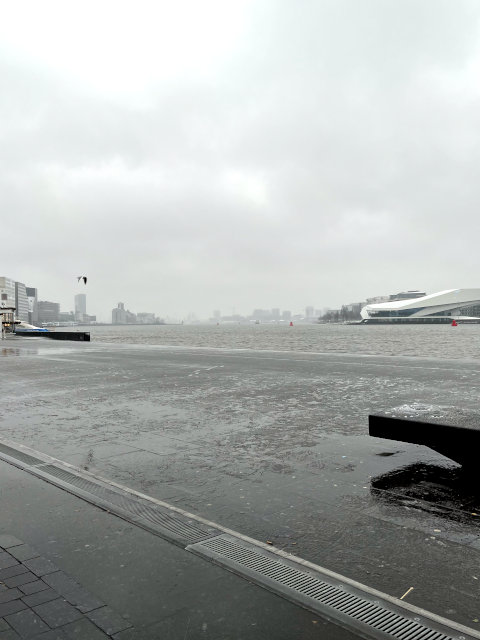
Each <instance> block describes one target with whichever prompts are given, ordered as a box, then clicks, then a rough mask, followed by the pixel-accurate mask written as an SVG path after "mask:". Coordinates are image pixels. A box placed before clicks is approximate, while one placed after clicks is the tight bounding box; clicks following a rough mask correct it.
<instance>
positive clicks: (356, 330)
mask: <svg viewBox="0 0 480 640" xmlns="http://www.w3.org/2000/svg"><path fill="white" fill-rule="evenodd" d="M89 331H90V334H91V339H92V341H95V342H115V343H123V344H144V345H146V344H151V345H164V346H181V347H207V348H220V349H255V350H274V351H302V352H311V353H332V352H333V353H352V354H364V355H384V356H413V357H415V356H417V357H423V358H446V359H450V358H467V359H469V358H475V359H478V358H480V325H460V326H458V327H452V326H450V325H413V326H398V325H397V326H386V325H379V326H372V325H343V324H313V325H305V324H298V325H294V326H293V327H290V326H285V325H272V324H260V325H255V324H252V325H245V324H221V325H158V326H155V325H145V326H136V325H130V326H93V327H89Z"/></svg>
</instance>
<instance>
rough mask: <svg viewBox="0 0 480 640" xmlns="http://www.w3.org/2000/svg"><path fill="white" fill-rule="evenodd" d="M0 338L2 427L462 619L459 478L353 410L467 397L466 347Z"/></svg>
mask: <svg viewBox="0 0 480 640" xmlns="http://www.w3.org/2000/svg"><path fill="white" fill-rule="evenodd" d="M2 351H3V352H2V355H3V356H4V359H3V360H2V371H3V372H4V375H3V377H2V382H1V389H2V393H1V396H0V412H1V422H0V436H1V437H2V438H8V439H11V440H12V441H15V442H19V443H24V444H27V445H28V446H30V447H32V448H34V449H37V450H39V451H42V452H44V453H47V454H49V455H52V456H55V457H57V458H59V459H61V460H65V461H68V462H71V463H72V464H75V465H78V466H79V467H82V468H85V469H88V470H90V471H92V472H94V473H98V474H99V475H102V476H104V477H107V478H110V479H111V480H114V481H117V482H121V483H123V484H125V485H127V486H130V487H133V488H136V489H138V490H140V491H143V492H144V493H147V494H149V495H151V496H154V497H156V498H160V499H162V500H165V501H167V502H169V503H171V504H174V505H177V506H181V507H182V508H184V509H186V510H188V511H190V512H193V513H197V514H199V515H202V516H204V517H207V518H209V519H210V520H213V521H215V522H219V523H220V524H222V525H224V526H227V527H230V528H232V529H235V530H238V531H240V532H241V533H244V534H247V535H249V536H251V537H253V538H257V539H259V540H262V541H269V542H272V543H273V544H274V545H276V546H277V547H280V548H283V549H285V550H288V551H290V552H292V553H295V554H296V555H298V556H300V557H303V558H306V559H308V560H310V561H312V562H315V563H318V564H320V565H322V566H325V567H327V568H329V569H331V570H333V571H336V572H338V573H342V574H344V575H346V576H348V577H350V578H353V579H355V580H358V581H359V582H362V583H364V584H367V585H369V586H372V587H374V588H377V589H380V590H382V591H385V592H386V593H389V594H391V595H393V596H397V597H400V596H401V595H402V594H403V593H405V592H406V591H407V589H409V588H410V587H414V589H413V591H411V592H410V593H409V595H408V601H409V602H411V603H412V604H416V605H418V606H420V607H424V608H426V609H428V610H430V611H433V612H436V613H439V614H441V615H445V616H446V617H450V618H451V619H452V620H456V621H458V622H460V623H463V624H466V625H469V626H472V627H475V625H476V624H477V623H476V622H475V620H478V619H479V618H480V611H479V604H478V595H479V589H478V585H479V580H480V573H479V572H480V568H479V564H478V560H479V551H480V537H479V536H480V529H479V524H478V522H479V516H477V515H472V514H476V513H480V505H479V508H478V510H476V506H475V505H476V504H478V502H480V500H478V497H477V495H476V494H475V490H474V489H472V488H471V487H468V490H467V488H465V487H464V486H463V487H462V485H461V483H460V484H459V483H458V482H456V480H457V479H458V478H457V477H456V475H457V470H456V466H455V465H454V464H452V463H450V462H449V461H448V460H447V459H445V458H443V457H442V456H440V455H439V454H436V453H434V452H433V451H430V450H428V449H426V448H423V447H420V446H416V445H409V444H407V443H397V442H389V441H383V440H377V439H373V438H370V437H368V436H367V435H366V434H367V433H368V420H367V416H368V413H371V412H376V411H385V410H388V409H389V408H391V407H393V406H398V405H401V404H409V405H411V404H412V403H414V402H419V403H424V404H431V405H435V406H436V407H440V408H441V407H448V408H449V409H451V408H452V407H461V408H462V410H472V411H475V410H476V409H477V406H476V405H477V401H478V392H479V380H480V363H478V362H476V361H474V360H450V361H448V360H434V359H430V360H429V359H420V358H402V357H381V356H360V355H352V354H343V355H336V354H306V353H295V352H293V353H281V352H266V351H228V350H209V349H185V348H184V349H182V348H161V347H151V346H148V347H147V346H146V347H142V346H128V345H106V344H102V345H99V344H95V343H90V344H75V345H68V346H67V345H65V344H62V345H61V347H60V346H58V345H57V344H52V343H45V342H42V339H41V338H39V339H30V340H29V339H26V338H23V339H21V338H12V339H10V340H8V343H7V344H6V346H5V347H3V345H2ZM7 372H8V373H7ZM439 410H441V409H439ZM419 469H420V471H419ZM399 470H403V471H402V474H403V475H402V474H401V475H398V474H397V475H396V472H397V471H399ZM388 474H390V476H389V475H388ZM419 474H420V475H419ZM389 477H392V478H393V480H392V482H390V480H389ZM378 478H380V482H379V481H378ZM399 478H401V479H400V480H399ZM459 487H460V488H459ZM459 492H460V495H459ZM466 494H469V495H466Z"/></svg>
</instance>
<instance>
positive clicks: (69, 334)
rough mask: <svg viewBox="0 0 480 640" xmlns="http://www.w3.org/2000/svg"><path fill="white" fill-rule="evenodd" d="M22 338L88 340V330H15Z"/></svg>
mask: <svg viewBox="0 0 480 640" xmlns="http://www.w3.org/2000/svg"><path fill="white" fill-rule="evenodd" d="M15 334H16V335H17V336H21V337H22V338H51V339H52V340H75V341H77V342H90V332H89V331H16V333H15Z"/></svg>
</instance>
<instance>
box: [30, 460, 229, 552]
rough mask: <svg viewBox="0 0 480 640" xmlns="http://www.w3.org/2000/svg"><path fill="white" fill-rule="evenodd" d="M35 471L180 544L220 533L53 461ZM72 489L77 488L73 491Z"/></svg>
mask: <svg viewBox="0 0 480 640" xmlns="http://www.w3.org/2000/svg"><path fill="white" fill-rule="evenodd" d="M37 471H40V472H41V473H42V474H46V475H48V476H51V477H54V478H57V479H58V480H60V481H61V482H62V484H63V485H67V486H68V487H70V488H75V489H78V490H80V491H81V492H82V494H86V496H85V495H82V496H81V497H87V499H88V495H89V494H90V495H91V496H95V498H96V500H95V501H94V502H95V504H99V503H100V506H104V507H105V506H106V507H107V508H108V510H109V511H111V512H112V513H117V514H118V515H121V516H122V517H124V518H125V517H127V519H128V520H130V521H132V522H134V523H135V524H140V525H141V526H143V527H144V528H147V529H148V530H149V531H153V532H154V533H156V534H159V535H162V536H163V537H166V538H168V539H169V540H172V541H173V542H176V543H177V544H181V545H182V546H186V545H187V544H193V543H195V542H199V541H201V540H205V539H207V538H210V537H212V536H216V535H218V534H219V531H218V530H216V529H207V527H205V528H202V527H199V526H197V524H194V523H192V522H191V521H189V520H188V519H187V518H185V517H183V516H181V515H177V514H171V513H169V512H168V510H167V509H166V508H165V507H161V506H160V505H156V504H155V503H153V502H152V503H149V502H148V500H145V499H143V498H140V497H138V496H134V495H132V494H131V493H128V492H127V491H122V490H121V489H117V488H115V489H113V488H109V487H106V486H104V485H103V484H101V483H98V482H95V481H92V480H89V479H87V478H84V477H82V476H80V475H77V474H75V473H71V472H70V471H68V470H66V469H63V468H61V467H57V466H56V465H44V466H43V467H41V468H40V469H38V470H37ZM72 493H76V492H75V491H72ZM77 495H78V493H77Z"/></svg>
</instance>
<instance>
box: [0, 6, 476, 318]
mask: <svg viewBox="0 0 480 640" xmlns="http://www.w3.org/2000/svg"><path fill="white" fill-rule="evenodd" d="M155 6H157V9H155ZM158 6H162V7H163V5H162V3H160V5H155V4H153V3H141V4H140V11H139V13H138V15H137V14H136V13H135V9H134V7H133V4H132V5H131V7H130V13H129V12H128V10H127V11H126V13H125V12H124V13H123V14H122V15H121V16H120V18H122V19H123V22H121V23H119V26H118V30H117V31H115V32H113V31H112V32H111V33H110V34H109V31H108V30H105V33H104V35H103V36H102V37H103V39H104V40H103V46H104V48H103V49H101V48H98V47H97V49H95V50H94V51H96V55H97V61H98V67H99V69H100V71H102V73H103V74H104V76H103V77H105V78H106V80H108V79H109V76H108V72H109V70H110V73H111V76H112V78H113V80H115V82H113V80H112V87H111V88H109V86H110V85H109V83H108V82H106V83H105V86H103V85H102V82H101V77H102V76H101V75H99V76H98V77H97V76H96V75H95V64H94V63H95V58H94V57H93V54H92V52H90V54H88V52H87V53H86V54H85V61H83V58H82V55H83V53H82V51H81V50H80V49H79V42H80V41H79V40H78V38H76V37H74V31H75V22H74V16H70V17H71V18H72V20H70V19H69V14H68V12H69V11H70V12H72V11H73V9H72V8H71V7H70V9H65V8H64V9H63V10H62V11H60V15H58V11H55V9H58V6H57V5H55V3H48V2H47V3H46V4H45V5H44V11H43V13H42V14H41V18H40V19H41V20H42V24H40V25H38V27H39V31H40V32H41V33H43V35H44V40H43V41H42V39H41V38H40V39H39V41H38V43H34V44H35V46H36V47H37V49H36V52H35V50H34V47H33V44H32V43H29V42H28V41H26V39H25V34H24V32H23V31H22V26H23V23H22V20H23V18H21V17H19V14H18V13H15V12H13V13H9V12H8V11H6V12H5V20H4V26H3V27H2V31H0V77H1V79H2V93H1V95H0V144H1V151H0V168H1V171H0V194H1V201H2V240H3V242H2V254H3V258H4V260H3V264H4V268H3V271H4V274H3V275H6V276H9V277H12V278H14V279H17V280H20V281H24V282H26V284H28V285H30V286H37V287H38V289H39V293H40V297H41V298H43V299H51V300H57V301H60V302H61V305H62V309H64V310H69V309H71V308H72V306H73V295H74V294H75V293H77V292H78V285H77V283H76V276H77V275H80V274H83V273H86V274H87V275H89V278H90V279H89V284H88V291H87V295H88V306H89V312H91V313H97V314H98V316H99V317H100V318H104V319H108V318H109V312H110V309H111V308H112V307H113V306H115V305H116V303H117V302H118V301H120V300H123V301H125V302H126V304H127V306H128V307H129V308H131V309H132V310H135V311H154V312H155V313H157V314H159V315H162V316H165V315H176V316H178V317H182V316H184V315H185V314H187V313H188V312H189V311H196V312H197V313H198V315H200V316H208V315H210V313H211V312H212V310H213V309H214V308H221V309H222V310H224V311H225V312H231V310H232V308H235V309H236V311H237V312H243V313H247V312H249V311H250V310H251V309H252V308H253V307H259V306H262V307H273V306H275V307H281V308H289V309H292V310H294V311H295V310H299V309H302V308H304V307H305V305H307V304H313V305H315V307H324V306H337V305H340V304H342V303H346V302H352V301H356V300H362V299H364V298H365V297H367V296H372V295H380V294H385V293H392V292H394V291H397V290H401V289H412V288H422V289H425V290H427V291H429V292H433V291H435V290H439V289H444V288H449V287H457V286H460V287H463V286H465V287H468V286H478V282H477V280H476V274H477V273H478V271H479V269H478V266H479V265H478V260H479V259H478V257H477V255H478V251H477V247H476V233H475V232H476V229H477V217H478V214H477V203H478V201H479V196H480V189H479V186H478V180H477V176H476V173H477V167H478V165H479V160H480V157H479V155H480V154H479V149H480V145H479V131H480V129H479V127H478V124H479V119H480V115H479V114H480V110H479V97H480V89H479V85H478V80H477V79H478V73H479V71H480V48H479V45H478V43H479V39H478V36H479V18H480V8H479V7H478V4H477V3H476V2H473V1H472V2H470V1H461V2H457V3H455V5H453V4H452V3H449V2H445V1H437V0H435V1H433V0H432V1H424V2H422V3H419V2H416V1H415V2H413V1H405V2H401V3H399V2H392V1H389V0H365V1H363V2H358V1H357V0H335V1H321V2H309V1H307V0H304V1H302V2H295V3H293V2H287V1H285V2H283V1H281V2H267V1H263V0H262V1H260V2H252V3H249V2H245V3H240V2H239V3H238V4H235V5H232V6H235V7H236V10H238V14H239V18H238V21H237V22H238V25H239V26H238V25H237V26H236V27H235V28H233V27H232V23H231V21H230V22H229V21H228V15H227V13H226V12H225V11H222V10H220V9H219V10H218V11H217V12H216V8H218V7H219V6H220V5H219V4H215V3H213V4H212V3H208V7H207V9H208V11H210V13H209V14H208V16H207V17H209V19H210V17H211V16H217V23H216V24H214V25H213V26H212V25H210V26H209V28H210V31H209V32H208V34H207V33H206V34H205V38H204V39H203V40H202V38H201V37H200V35H197V36H195V37H196V38H198V40H194V42H193V45H194V46H193V45H192V41H191V39H192V37H193V36H192V35H191V34H194V33H195V31H194V29H193V25H192V24H190V22H189V11H188V9H189V8H192V7H193V6H194V4H193V3H188V2H184V3H182V7H183V10H184V17H183V18H182V19H180V17H179V15H175V16H173V17H171V21H172V25H171V27H172V32H173V33H172V34H171V37H172V42H173V43H175V44H174V45H172V52H171V56H172V57H171V60H170V67H171V68H169V60H165V56H166V55H167V54H168V52H167V54H166V53H165V48H161V49H158V50H157V43H156V42H155V39H154V38H153V37H152V33H154V30H153V29H152V27H151V25H150V26H148V19H149V17H151V19H152V21H153V20H155V19H158ZM165 6H166V5H165ZM192 10H193V9H192ZM86 11H87V14H88V11H93V7H91V6H90V5H88V4H87V6H86ZM165 11H166V10H165ZM130 15H131V22H132V26H131V27H128V26H126V25H128V24H129V23H128V20H127V18H129V16H130ZM195 16H198V12H197V13H195ZM195 16H194V17H195ZM87 17H88V16H87ZM120 18H119V19H120ZM164 18H165V20H166V21H167V26H168V19H169V18H168V13H167V14H165V16H164ZM102 19H103V18H102V16H100V17H99V18H98V21H99V24H97V27H96V29H97V30H96V32H95V33H93V35H92V37H94V43H95V42H96V44H97V45H98V43H99V42H100V35H99V33H100V32H101V26H102ZM192 19H193V18H192ZM198 19H199V20H202V19H203V18H202V17H201V16H200V18H198ZM182 20H183V21H184V22H182ZM82 24H83V25H85V24H87V21H86V20H85V21H84V22H83V23H82ZM208 24H209V23H208V22H207V21H206V19H205V22H204V23H202V25H200V27H202V26H204V28H205V29H206V28H207V27H206V26H205V25H208ZM167 26H165V25H163V29H164V30H165V29H166V28H167ZM84 28H87V27H84ZM142 30H145V31H146V33H147V35H148V42H147V44H146V45H145V44H144V45H142V34H143V31H142ZM230 33H231V34H232V35H231V38H230V39H229V38H228V37H226V35H225V34H227V35H228V34H230ZM189 34H190V40H189ZM69 35H71V36H72V39H73V42H72V44H71V45H70V44H69V37H68V36H69ZM60 36H61V37H60ZM85 36H86V38H85V41H84V43H83V46H85V47H87V48H88V42H89V40H88V37H87V36H88V33H86V34H85ZM207 36H208V37H207ZM220 36H221V37H220ZM122 37H123V40H122ZM48 38H51V39H53V41H54V42H57V40H55V38H57V39H58V43H59V44H61V45H62V47H63V49H62V48H60V47H59V49H58V52H56V50H55V49H54V48H53V54H52V46H50V45H49V42H48ZM95 38H96V40H95ZM216 38H217V39H218V42H217V40H216ZM177 40H178V42H177ZM119 42H120V43H122V42H123V43H124V47H129V48H130V50H131V51H132V55H133V52H134V51H135V50H136V47H137V49H138V50H139V51H140V53H138V51H137V53H136V54H135V57H134V62H135V64H134V65H133V68H127V69H126V70H125V79H124V85H123V84H122V74H121V69H120V68H118V66H117V65H116V64H115V55H114V54H115V53H116V52H118V55H119V57H120V58H121V60H122V61H125V60H128V57H127V56H126V53H125V51H124V50H123V49H122V47H120V45H119ZM158 46H159V47H160V44H158ZM42 47H44V48H45V51H44V50H43V48H42ZM109 47H110V49H109ZM182 47H183V49H182ZM102 51H104V53H102ZM206 52H207V53H208V55H207V53H206ZM43 53H45V55H42V54H43ZM57 53H58V58H57V57H56V55H57ZM62 53H63V54H64V56H63V58H62ZM47 54H48V55H47ZM74 54H75V55H74ZM156 56H157V58H156ZM175 56H176V57H175ZM202 56H203V57H202ZM180 58H181V59H180ZM156 60H158V69H157V67H156ZM205 61H206V62H205ZM87 63H88V64H90V66H88V64H87ZM135 65H136V66H135ZM202 65H203V66H202ZM89 72H90V74H91V76H92V77H91V78H90V77H89ZM137 80H138V84H136V81H137Z"/></svg>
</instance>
